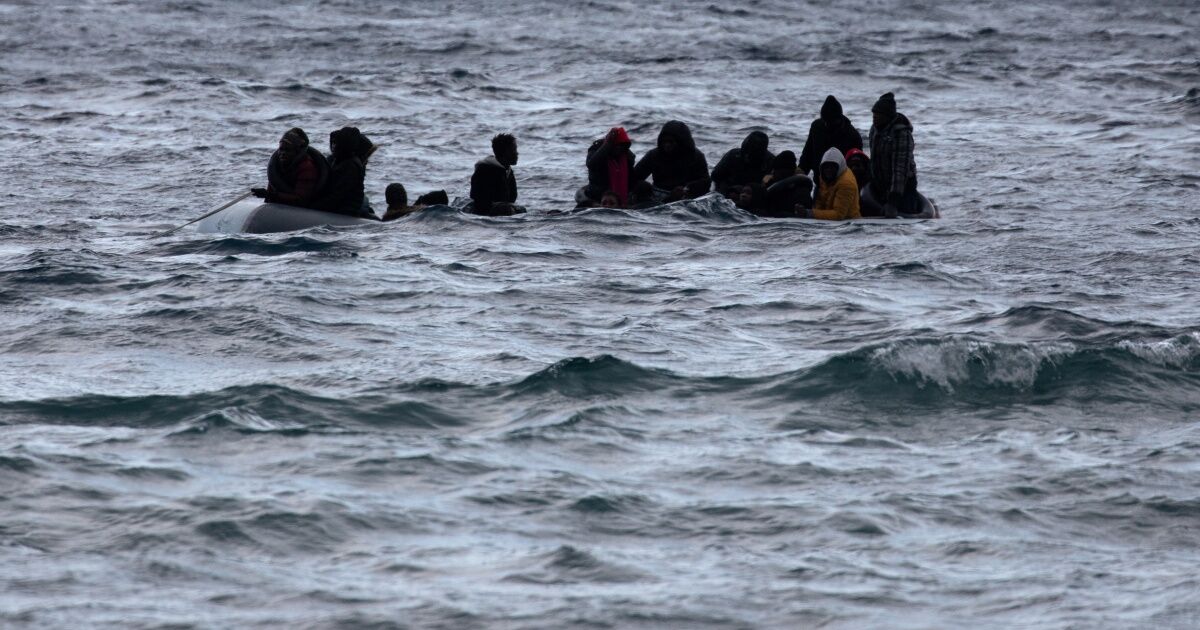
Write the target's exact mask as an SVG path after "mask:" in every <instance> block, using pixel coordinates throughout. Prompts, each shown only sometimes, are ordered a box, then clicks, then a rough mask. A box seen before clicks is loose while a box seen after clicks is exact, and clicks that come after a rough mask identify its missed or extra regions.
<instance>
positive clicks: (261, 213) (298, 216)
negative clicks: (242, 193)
mask: <svg viewBox="0 0 1200 630" xmlns="http://www.w3.org/2000/svg"><path fill="white" fill-rule="evenodd" d="M371 224H374V225H378V224H379V221H377V220H374V219H363V218H359V217H350V216H346V215H344V214H335V213H333V212H323V211H321V210H312V209H310V208H298V207H296V206H288V205H284V204H282V203H261V202H259V201H258V200H247V201H243V202H241V203H238V204H235V205H232V206H230V207H228V208H226V209H224V210H222V211H220V212H218V213H216V214H214V215H212V216H211V217H207V218H205V219H204V220H202V221H200V222H199V223H197V224H196V231H198V232H203V233H206V234H237V233H246V234H270V233H272V232H292V231H295V230H306V229H308V228H312V227H317V226H320V225H333V226H339V227H340V226H348V225H371Z"/></svg>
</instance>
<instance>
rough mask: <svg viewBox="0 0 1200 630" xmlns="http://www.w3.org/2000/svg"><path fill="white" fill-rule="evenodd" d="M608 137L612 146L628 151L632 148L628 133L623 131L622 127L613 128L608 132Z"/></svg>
mask: <svg viewBox="0 0 1200 630" xmlns="http://www.w3.org/2000/svg"><path fill="white" fill-rule="evenodd" d="M608 135H609V137H610V138H612V141H613V144H615V145H617V146H618V147H621V148H625V149H628V148H629V147H631V146H633V141H632V140H630V139H629V132H627V131H625V128H624V127H613V128H612V129H609V130H608Z"/></svg>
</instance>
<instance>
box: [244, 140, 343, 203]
mask: <svg viewBox="0 0 1200 630" xmlns="http://www.w3.org/2000/svg"><path fill="white" fill-rule="evenodd" d="M328 176H329V163H328V162H327V161H326V160H325V156H323V155H321V152H320V151H318V150H316V149H314V148H312V147H310V146H309V145H308V134H306V133H304V130H303V129H301V128H299V127H293V128H291V129H289V130H287V132H286V133H284V134H283V137H282V138H280V139H279V148H278V149H276V150H275V152H274V153H272V154H271V161H270V162H268V163H267V187H266V188H251V189H250V192H252V193H254V196H255V197H260V198H262V199H263V200H265V201H266V202H268V203H284V204H287V205H289V206H300V207H302V208H307V207H310V206H311V205H312V203H313V200H314V199H316V197H317V195H318V194H319V193H320V192H321V189H322V188H323V187H324V185H325V180H326V179H327V178H328Z"/></svg>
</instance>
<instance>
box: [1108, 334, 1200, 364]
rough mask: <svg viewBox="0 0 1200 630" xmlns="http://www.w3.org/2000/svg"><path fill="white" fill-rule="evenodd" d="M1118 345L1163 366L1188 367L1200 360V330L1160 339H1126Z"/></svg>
mask: <svg viewBox="0 0 1200 630" xmlns="http://www.w3.org/2000/svg"><path fill="white" fill-rule="evenodd" d="M1117 347H1119V348H1121V349H1122V350H1125V351H1127V352H1129V353H1130V354H1132V355H1134V356H1136V357H1137V358H1139V359H1141V360H1143V361H1147V362H1149V363H1153V364H1154V365H1158V366H1161V367H1171V368H1180V369H1187V368H1188V367H1189V366H1194V365H1195V364H1196V363H1197V362H1200V332H1190V333H1187V334H1185V335H1179V336H1178V337H1172V338H1170V339H1163V340H1160V341H1131V340H1124V341H1121V342H1120V343H1118V344H1117Z"/></svg>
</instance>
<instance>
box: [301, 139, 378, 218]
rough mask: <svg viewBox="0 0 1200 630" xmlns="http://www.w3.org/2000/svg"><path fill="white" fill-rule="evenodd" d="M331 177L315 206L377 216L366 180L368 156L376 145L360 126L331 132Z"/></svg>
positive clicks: (330, 210) (359, 214)
mask: <svg viewBox="0 0 1200 630" xmlns="http://www.w3.org/2000/svg"><path fill="white" fill-rule="evenodd" d="M329 152H330V154H331V156H330V158H329V179H328V181H327V183H326V184H325V189H324V190H323V191H322V192H321V195H320V196H319V197H318V198H317V199H316V201H315V202H314V203H313V207H314V208H316V209H318V210H324V211H326V212H335V213H337V214H345V215H349V216H352V217H367V218H374V217H375V214H374V213H373V212H372V211H371V205H370V204H369V203H368V202H367V196H366V193H365V192H364V187H363V181H364V180H365V179H366V176H367V160H368V159H369V158H370V157H371V154H372V153H374V152H375V145H374V144H372V143H371V141H370V140H368V139H367V137H366V136H364V135H362V133H361V132H359V130H358V128H357V127H342V128H341V129H338V130H337V131H335V132H333V133H331V134H329Z"/></svg>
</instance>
